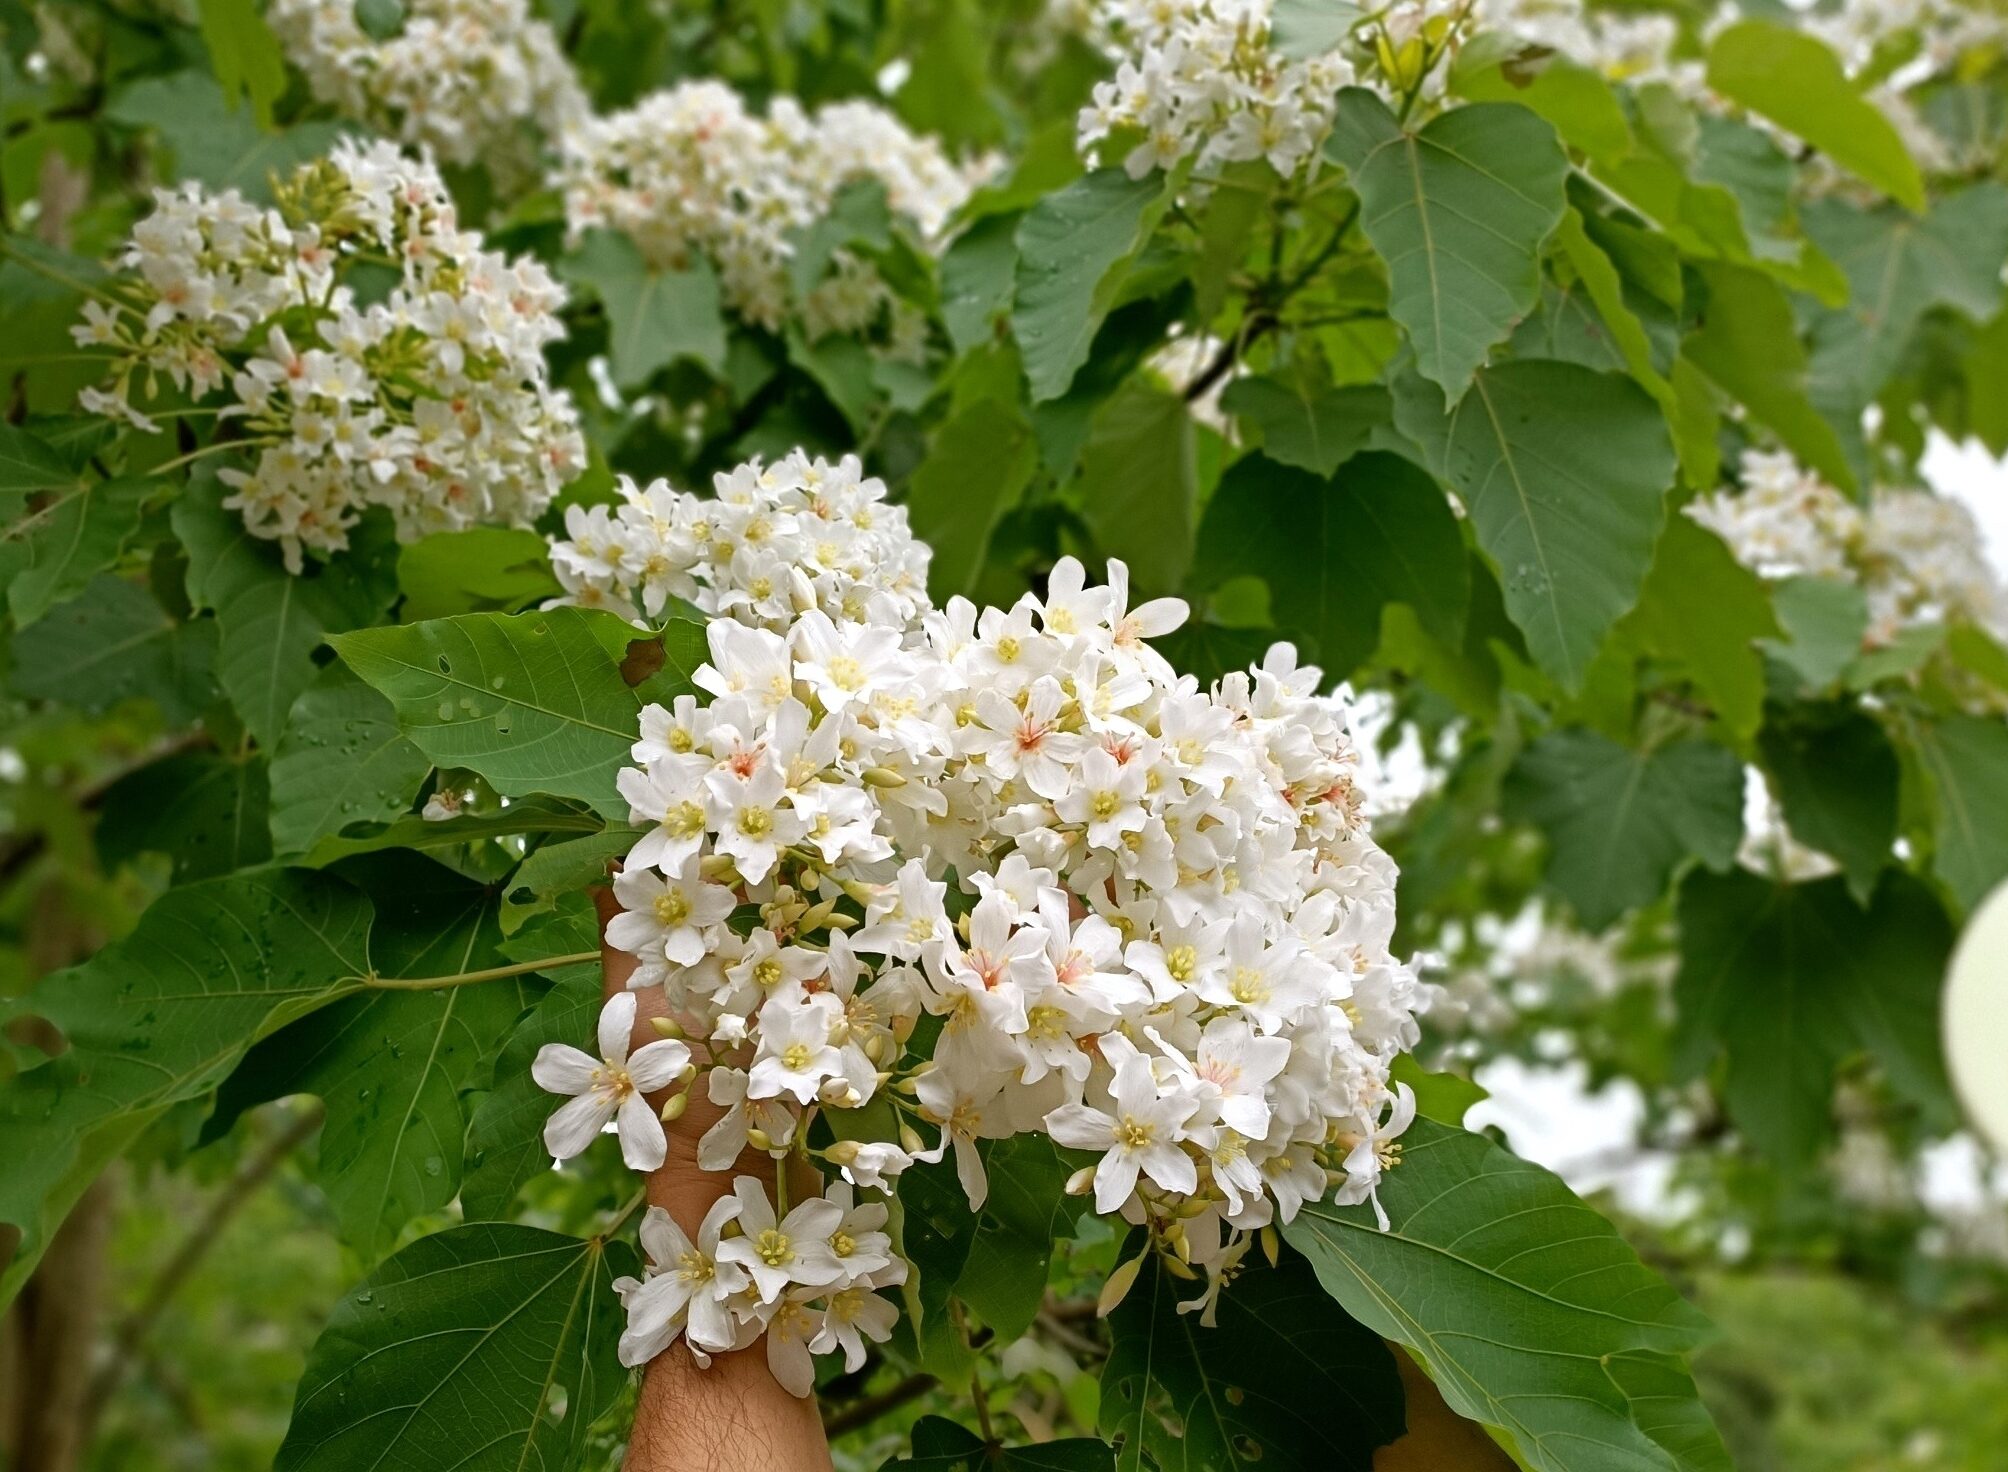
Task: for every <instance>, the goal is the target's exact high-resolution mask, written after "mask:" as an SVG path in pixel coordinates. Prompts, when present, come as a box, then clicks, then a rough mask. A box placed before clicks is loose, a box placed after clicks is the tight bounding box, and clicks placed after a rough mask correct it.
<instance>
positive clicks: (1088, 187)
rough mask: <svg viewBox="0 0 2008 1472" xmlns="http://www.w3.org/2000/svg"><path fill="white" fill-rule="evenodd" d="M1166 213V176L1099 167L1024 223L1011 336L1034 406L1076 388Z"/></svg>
mask: <svg viewBox="0 0 2008 1472" xmlns="http://www.w3.org/2000/svg"><path fill="white" fill-rule="evenodd" d="M1164 208H1165V182H1164V179H1163V178H1162V177H1161V176H1159V175H1156V174H1150V175H1146V176H1145V177H1144V178H1141V179H1132V178H1130V177H1129V176H1128V175H1127V174H1125V173H1124V172H1123V171H1122V170H1121V169H1099V170H1097V171H1096V172H1094V173H1092V174H1089V175H1087V176H1085V177H1084V178H1080V179H1076V180H1075V181H1074V182H1073V183H1071V184H1069V185H1068V186H1067V187H1066V188H1064V189H1062V190H1060V191H1058V192H1057V193H1055V194H1049V195H1047V196H1046V197H1045V198H1043V199H1041V200H1040V201H1039V202H1038V203H1037V204H1036V205H1034V206H1033V207H1032V209H1031V210H1030V211H1029V212H1028V213H1027V214H1026V216H1025V218H1024V219H1023V220H1021V221H1020V222H1019V224H1018V234H1017V242H1018V273H1017V295H1016V301H1015V304H1014V305H1013V307H1012V309H1011V331H1012V333H1013V334H1014V335H1015V336H1016V337H1017V339H1018V346H1019V347H1020V348H1021V349H1022V350H1023V352H1024V359H1025V377H1026V379H1027V380H1028V381H1029V382H1030V383H1031V385H1032V402H1033V403H1035V404H1036V403H1039V402H1042V401H1043V400H1046V399H1056V398H1058V397H1059V396H1060V395H1061V394H1063V393H1065V392H1066V391H1067V388H1068V385H1070V384H1071V383H1073V381H1074V374H1075V373H1076V372H1078V371H1079V369H1080V366H1081V365H1082V364H1083V363H1085V362H1087V360H1088V349H1089V347H1090V346H1091V345H1092V344H1093V342H1094V340H1095V332H1096V330H1097V329H1098V328H1099V327H1100V326H1101V325H1102V319H1103V318H1104V317H1106V316H1107V315H1108V312H1109V308H1110V307H1111V306H1112V305H1113V304H1114V298H1115V293H1116V288H1117V286H1118V285H1119V284H1120V282H1121V278H1122V274H1123V270H1122V268H1123V267H1124V266H1125V265H1126V263H1127V262H1128V261H1130V260H1131V259H1133V258H1134V257H1135V256H1136V255H1137V253H1138V252H1140V251H1141V250H1142V249H1143V246H1144V243H1145V242H1146V241H1147V240H1148V239H1149V238H1150V233H1151V231H1152V229H1153V228H1155V226H1156V224H1157V221H1158V218H1159V216H1161V215H1162V214H1163V213H1164Z"/></svg>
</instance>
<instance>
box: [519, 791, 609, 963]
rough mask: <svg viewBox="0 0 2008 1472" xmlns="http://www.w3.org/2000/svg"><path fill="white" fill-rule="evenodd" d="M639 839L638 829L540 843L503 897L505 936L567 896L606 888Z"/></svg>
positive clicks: (525, 861)
mask: <svg viewBox="0 0 2008 1472" xmlns="http://www.w3.org/2000/svg"><path fill="white" fill-rule="evenodd" d="M516 806H517V807H521V806H522V804H520V803H518V804H517V805H516ZM581 816H585V817H590V816H591V815H590V814H583V815H581ZM595 821H597V820H595ZM637 836H638V835H637V834H636V832H635V830H634V829H632V828H625V827H614V828H607V829H604V830H597V829H596V830H595V831H592V832H588V833H587V834H585V836H583V837H579V838H565V839H562V840H561V839H556V838H553V839H551V840H550V841H547V842H544V843H540V844H539V845H538V846H537V847H536V848H534V849H532V850H531V851H530V852H529V853H528V854H526V855H525V856H524V859H523V862H522V863H521V864H519V865H517V867H516V872H515V873H514V874H512V875H510V876H509V884H508V888H506V889H505V890H504V891H503V893H502V930H503V933H504V934H514V933H515V932H516V931H517V930H518V929H519V928H520V927H521V926H522V925H523V924H524V922H525V921H527V920H528V919H529V918H530V917H531V916H533V915H537V914H541V913H543V912H544V911H546V910H549V909H550V908H551V905H552V903H553V902H554V901H557V900H560V899H562V898H563V897H564V896H566V895H570V894H583V893H585V891H586V890H588V889H590V888H591V887H592V886H594V885H596V884H605V883H606V882H607V878H608V875H609V874H610V873H611V872H612V866H613V864H614V861H615V860H617V859H622V858H625V857H626V856H627V852H628V850H629V849H631V848H633V847H634V845H635V839H636V837H637Z"/></svg>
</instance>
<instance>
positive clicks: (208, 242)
mask: <svg viewBox="0 0 2008 1472" xmlns="http://www.w3.org/2000/svg"><path fill="white" fill-rule="evenodd" d="M364 263H367V264H368V265H369V267H370V268H371V269H374V270H377V271H379V272H381V273H382V275H383V276H384V277H386V278H388V279H389V280H390V281H391V282H392V283H393V284H391V285H390V286H389V287H388V290H387V291H385V292H384V294H383V295H382V296H381V299H378V300H371V301H367V302H365V301H364V300H363V299H362V298H361V297H360V296H359V295H358V293H357V291H356V289H355V287H354V286H353V285H352V284H351V282H352V276H353V272H354V270H355V268H356V267H357V266H358V265H361V264H364ZM123 264H124V265H125V266H126V267H127V268H128V270H129V271H130V272H131V273H132V274H131V275H129V276H127V277H123V278H120V279H118V280H116V281H115V282H114V283H112V285H111V287H110V289H109V291H108V292H107V293H106V294H105V295H103V296H102V297H100V298H98V299H94V300H92V301H90V302H88V303H86V305H85V308H84V317H85V320H84V322H83V323H82V324H81V325H79V326H77V327H75V328H73V329H72V332H73V334H74V336H75V337H76V339H77V341H78V343H79V344H81V345H83V346H85V347H87V348H107V349H110V350H111V351H112V353H113V354H114V355H115V356H114V358H113V359H112V365H113V366H112V374H111V377H110V380H109V386H108V387H106V388H96V389H87V390H85V392H84V394H83V395H82V396H81V402H82V404H83V406H84V407H85V408H86V409H89V410H91V411H93V412H101V413H105V414H109V415H113V416H116V417H120V418H123V419H126V420H128V421H129V422H131V423H133V424H134V425H136V426H137V427H139V428H141V429H145V430H152V429H154V428H156V427H157V426H156V425H155V423H154V419H153V417H152V415H151V414H149V412H147V410H146V409H145V408H142V407H139V406H137V405H135V403H134V396H135V392H136V391H141V392H142V395H143V397H144V399H146V400H147V401H149V402H151V401H153V400H155V399H156V398H157V397H158V396H159V392H160V390H161V387H162V385H161V383H160V380H161V379H162V378H165V379H166V380H168V381H169V382H170V383H172V385H173V387H174V388H175V389H176V390H178V391H180V392H181V393H185V394H187V395H188V396H190V397H192V398H194V399H197V400H200V399H204V398H207V397H208V396H210V395H211V394H215V393H217V392H218V391H226V392H227V395H228V402H227V403H226V404H224V405H223V406H222V407H221V409H220V410H219V411H216V412H218V413H219V414H220V416H221V418H222V419H224V420H225V421H232V422H235V423H236V424H237V426H238V429H239V431H240V433H241V435H242V438H241V440H239V441H236V442H235V443H241V444H242V445H243V446H244V447H245V448H246V449H248V450H250V451H252V452H253V453H255V455H256V460H255V463H254V465H253V468H252V469H250V470H248V471H245V470H236V469H231V470H224V471H222V472H220V478H221V479H222V480H223V481H224V482H225V483H226V484H228V485H230V486H231V487H232V488H233V495H232V496H231V498H230V500H229V502H228V504H229V505H231V506H232V507H234V508H236V509H238V510H241V511H242V512H243V515H244V521H245V525H246V526H247V527H248V528H249V529H250V530H251V532H252V533H253V534H254V535H256V536H260V537H265V538H268V539H271V540H274V541H277V542H279V543H280V544H281V545H282V546H283V547H284V548H285V553H286V562H287V565H288V566H289V567H290V568H292V569H293V570H294V571H296V572H297V571H298V570H299V568H300V564H301V551H302V549H303V548H307V549H312V550H314V551H316V552H321V553H326V552H332V551H337V550H339V549H341V548H343V547H345V546H347V545H348V531H349V528H350V527H352V526H353V525H354V524H355V523H356V521H357V519H358V518H359V517H360V516H361V515H362V513H363V511H364V510H365V509H366V508H368V507H370V506H383V507H387V508H388V509H389V510H390V512H391V514H392V516H393V517H394V518H395V520H396V523H397V529H398V534H399V536H400V537H403V538H405V539H407V540H408V539H411V538H415V537H418V536H422V535H424V534H426V533H428V532H433V531H441V530H449V529H456V528H460V527H465V526H471V525H474V524H476V523H484V522H527V521H529V520H530V519H531V518H533V517H535V516H536V515H537V513H538V512H540V511H542V510H543V508H544V507H545V506H546V505H547V504H549V502H550V500H551V497H552V496H554V495H555V494H556V493H557V491H558V489H559V487H561V486H562V485H564V483H565V482H566V481H567V480H569V479H570V478H571V477H572V476H573V475H574V474H576V473H577V472H578V470H579V469H580V468H582V467H583V465H584V463H585V443H584V440H583V439H582V438H581V436H580V434H579V430H578V426H577V414H576V411H575V410H574V408H573V406H572V402H571V400H570V398H569V397H568V396H567V395H566V394H565V393H564V392H563V391H561V390H557V389H553V388H552V387H551V386H550V384H549V382H548V381H547V375H546V368H545V364H544V356H543V349H544V345H545V344H546V343H548V342H550V341H551V340H552V339H553V338H556V337H559V336H562V335H563V331H564V329H563V327H562V325H561V324H560V322H559V320H558V317H557V310H558V308H559V306H561V305H562V303H563V301H564V292H563V289H562V288H561V287H559V286H558V284H557V283H556V282H555V281H554V280H553V279H552V278H551V275H550V273H549V272H547V271H546V270H545V269H544V267H543V266H542V265H541V264H539V263H538V262H537V261H535V260H533V259H530V258H527V257H524V258H519V259H516V260H509V259H507V258H505V257H503V256H501V255H499V254H496V253H494V252H491V251H487V250H484V249H483V248H482V240H481V237H480V236H479V235H478V234H475V233H471V232H469V231H465V230H462V229H460V228H459V226H458V225H457V223H456V222H455V217H454V210H453V203H452V200H451V198H450V197H449V196H448V194H447V192H446V187H445V185H444V184H442V183H441V182H440V178H439V174H438V172H437V171H436V170H435V169H434V168H433V167H432V165H431V164H429V163H426V162H422V161H419V160H415V159H412V158H411V157H409V156H407V155H405V154H402V153H400V152H399V151H398V150H397V148H396V147H395V146H394V145H392V144H389V143H375V144H370V145H361V144H357V143H353V142H350V141H348V140H343V141H341V142H339V143H337V144H336V145H335V148H334V151H333V152H332V153H331V154H330V155H329V156H328V157H327V158H326V159H323V160H319V161H317V162H315V163H312V164H308V165H306V166H304V167H302V168H301V169H300V170H299V171H298V172H296V173H295V174H294V175H293V176H292V178H291V179H290V180H289V181H288V182H287V183H286V184H284V185H283V186H282V187H281V190H280V196H279V205H278V207H277V208H268V207H262V206H257V205H253V204H250V203H247V202H246V201H245V200H244V198H243V197H242V196H241V195H239V194H238V193H237V191H235V190H226V191H224V192H223V193H221V194H212V193H210V192H209V191H207V190H206V189H204V188H203V187H202V186H201V185H199V184H195V183H192V182H191V183H184V184H182V185H181V186H179V187H178V188H176V189H174V190H159V191H156V193H155V209H154V212H153V213H152V214H151V215H149V216H148V217H147V218H146V219H144V220H142V221H140V223H139V224H138V225H136V226H135V227H134V229H133V234H132V242H131V245H130V246H129V247H128V248H127V250H126V252H125V256H124V260H123ZM158 412H162V413H170V412H180V411H167V410H160V411H158ZM196 412H202V411H196Z"/></svg>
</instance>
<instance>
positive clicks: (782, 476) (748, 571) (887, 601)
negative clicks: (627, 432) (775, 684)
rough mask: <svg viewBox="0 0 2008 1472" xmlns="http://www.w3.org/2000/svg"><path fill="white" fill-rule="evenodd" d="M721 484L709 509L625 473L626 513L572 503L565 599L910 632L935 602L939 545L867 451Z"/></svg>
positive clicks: (643, 614) (563, 563)
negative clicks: (867, 470) (921, 531)
mask: <svg viewBox="0 0 2008 1472" xmlns="http://www.w3.org/2000/svg"><path fill="white" fill-rule="evenodd" d="M712 486H713V491H714V499H712V500H708V501H707V500H701V499H699V498H698V497H696V496H686V495H684V494H682V493H681V492H679V491H674V490H671V489H670V487H669V483H668V482H667V481H661V480H657V481H652V482H650V483H649V485H648V486H647V487H646V488H642V487H637V486H636V485H635V483H634V482H633V481H632V480H630V479H629V478H628V477H626V476H622V477H621V478H620V486H619V488H620V495H621V503H620V504H619V505H618V506H605V505H596V506H571V507H567V508H566V510H565V531H566V534H567V537H568V538H569V540H566V541H561V542H557V543H555V544H553V546H552V548H551V567H552V570H553V571H554V572H555V573H556V574H557V576H558V582H559V583H560V584H561V585H562V586H563V587H564V589H565V596H564V597H563V598H560V599H556V600H554V602H557V603H572V604H578V605H580V606H582V607H586V608H610V609H613V610H615V611H616V612H618V613H621V614H623V615H626V616H628V617H631V618H638V619H639V618H649V619H652V618H655V617H656V616H658V615H659V614H660V613H661V612H662V610H663V609H664V607H666V606H667V604H668V602H669V600H670V599H671V598H681V599H682V600H684V601H685V602H686V603H691V604H694V605H695V606H696V607H697V608H698V609H699V610H700V611H701V612H704V613H707V614H719V615H723V616H724V617H726V618H730V619H735V620H737V621H738V622H740V623H742V624H748V625H751V626H753V627H756V628H764V629H773V630H775V631H776V632H778V633H786V632H787V631H788V629H789V628H790V627H791V626H792V625H793V624H794V622H795V620H796V619H797V618H798V617H800V615H801V614H802V613H803V612H805V611H806V610H808V609H811V608H819V609H821V610H822V611H823V612H824V613H826V614H828V615H829V616H830V617H831V618H833V619H837V620H841V621H843V622H845V623H853V624H873V625H876V626H879V627H883V628H899V629H906V628H911V627H913V626H914V623H915V621H916V620H917V619H918V617H919V615H920V613H921V611H922V610H923V609H924V608H925V607H926V606H927V563H928V551H927V545H926V543H924V542H917V541H915V540H914V539H913V535H912V533H911V532H909V531H908V529H907V521H906V508H905V507H904V506H891V505H888V504H886V500H885V482H884V481H881V480H876V479H868V478H867V477H866V476H865V474H864V468H863V466H861V465H860V464H859V463H858V460H857V458H856V457H855V456H851V455H847V456H845V457H844V458H843V459H842V460H841V461H839V462H838V463H837V464H835V465H832V464H830V463H829V462H828V461H827V460H822V459H814V460H812V459H810V457H809V456H807V455H805V454H803V453H802V452H801V451H800V450H796V451H795V452H794V453H792V454H790V455H787V456H785V457H783V458H782V459H780V460H777V461H776V462H775V463H774V464H772V465H768V466H762V465H761V464H760V462H758V461H757V460H756V461H753V462H752V463H750V464H746V465H741V466H739V467H738V468H736V469H734V470H731V471H726V472H723V473H721V474H719V475H716V476H714V477H713V478H712Z"/></svg>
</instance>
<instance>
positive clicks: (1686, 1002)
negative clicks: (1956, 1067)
mask: <svg viewBox="0 0 2008 1472" xmlns="http://www.w3.org/2000/svg"><path fill="white" fill-rule="evenodd" d="M1951 948H1952V927H1951V925H1950V923H1949V922H1948V921H1947V920H1946V918H1945V912H1944V910H1942V909H1941V908H1940V907H1939V904H1938V901H1937V900H1936V899H1934V898H1933V897H1932V895H1931V892H1930V891H1929V890H1927V889H1926V888H1925V887H1924V886H1923V885H1922V884H1920V883H1919V882H1918V881H1917V880H1916V879H1913V878H1912V877H1911V876H1909V875H1908V874H1904V873H1902V872H1900V871H1896V870H1891V871H1889V872H1886V873H1885V874H1884V875H1883V877H1882V882H1881V883H1880V884H1879V885H1878V886H1877V888H1876V891H1875V895H1874V898H1873V899H1872V900H1871V902H1870V903H1869V905H1868V906H1867V907H1866V908H1864V907H1863V906H1860V905H1857V904H1856V903H1855V901H1854V900H1853V899H1852V898H1851V897H1850V896H1849V894H1848V887H1847V882H1846V881H1845V880H1843V879H1841V878H1840V877H1838V876H1836V877H1834V878H1832V879H1820V880H1815V881H1813V882H1812V883H1809V884H1785V883H1781V882H1777V881H1774V880H1770V879H1766V878H1764V877H1762V876H1761V875H1757V874H1752V873H1751V872H1749V871H1748V870H1745V869H1739V870H1737V871H1735V872H1734V873H1731V874H1708V873H1704V872H1702V871H1700V870H1696V871H1695V872H1693V873H1691V874H1689V875H1688V876H1687V879H1686V882H1685V883H1683V884H1682V885H1681V889H1680V974H1679V975H1678V976H1677V977H1675V979H1674V1000H1675V1003H1676V1005H1677V1007H1678V1009H1679V1013H1680V1019H1679V1028H1678V1036H1679V1043H1680V1047H1681V1050H1682V1052H1683V1055H1684V1057H1685V1058H1686V1060H1687V1061H1688V1063H1689V1065H1690V1066H1691V1067H1695V1066H1699V1065H1700V1064H1702V1063H1705V1062H1706V1060H1707V1059H1708V1058H1709V1057H1711V1056H1712V1055H1713V1054H1714V1053H1715V1052H1716V1051H1718V1050H1720V1051H1721V1052H1723V1053H1725V1054H1726V1055H1727V1057H1728V1071H1727V1074H1726V1076H1725V1080H1724V1086H1723V1098H1724V1101H1725V1103H1726V1104H1727V1105H1728V1109H1729V1113H1730V1116H1731V1117H1732V1118H1733V1119H1734V1120H1735V1121H1736V1124H1737V1127H1738V1128H1739V1129H1740V1130H1742V1131H1743V1133H1744V1134H1745V1135H1746V1136H1747V1137H1748V1138H1749V1139H1750V1142H1751V1143H1752V1144H1754V1145H1756V1146H1757V1148H1759V1149H1760V1150H1762V1151H1764V1152H1765V1153H1766V1154H1768V1155H1770V1156H1772V1157H1773V1158H1774V1159H1776V1160H1778V1161H1779V1162H1780V1163H1782V1164H1784V1165H1786V1166H1788V1167H1794V1168H1799V1167H1805V1166H1809V1165H1811V1164H1812V1162H1813V1161H1814V1160H1815V1159H1816V1158H1817V1155H1818V1152H1819V1150H1820V1148H1821V1147H1822V1145H1823V1144H1824V1143H1825V1142H1826V1141H1827V1140H1828V1139H1829V1138H1831V1136H1832V1133H1833V1120H1832V1114H1831V1106H1830V1100H1831V1097H1832V1094H1833V1075H1834V1069H1835V1068H1836V1067H1837V1066H1838V1065H1839V1064H1840V1063H1841V1062H1842V1061H1844V1060H1845V1059H1847V1058H1849V1057H1851V1056H1852V1055H1854V1054H1855V1053H1858V1052H1868V1053H1871V1054H1873V1055H1874V1056H1875V1057H1876V1058H1877V1059H1878V1060H1879V1061H1880V1062H1881V1063H1882V1065H1883V1067H1884V1069H1885V1070H1886V1071H1887V1072H1888V1074H1889V1077H1890V1081H1891V1082H1892V1083H1893V1084H1894V1085H1895V1086H1896V1088H1897V1090H1898V1091H1899V1092H1900V1093H1902V1094H1903V1095H1904V1096H1905V1097H1907V1098H1909V1099H1911V1100H1913V1101H1915V1102H1917V1103H1919V1104H1922V1105H1926V1106H1932V1107H1937V1108H1940V1109H1942V1108H1943V1107H1944V1104H1945V1099H1946V1085H1945V1068H1944V1061H1943V1059H1942V1057H1941V1054H1940V1048H1939V1038H1938V993H1939V988H1940V985H1941V983H1942V981H1943V978H1944V974H1945V963H1946V959H1947V956H1948V954H1949V953H1950V951H1951Z"/></svg>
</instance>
